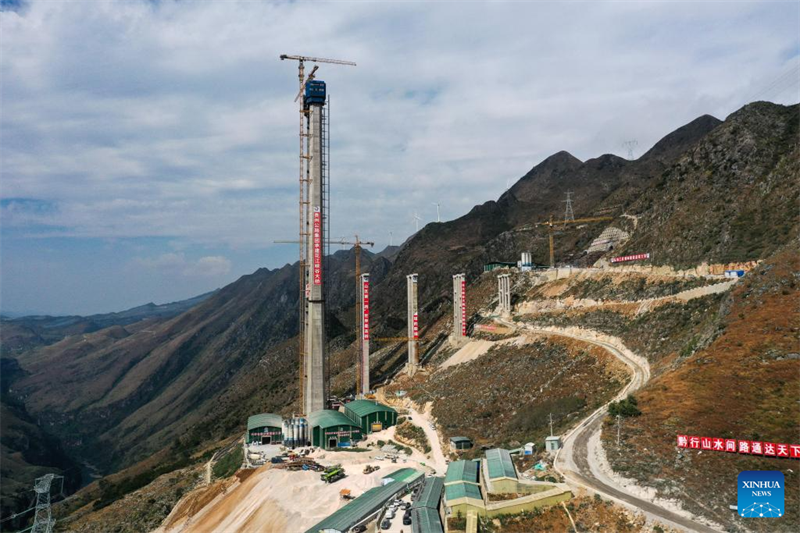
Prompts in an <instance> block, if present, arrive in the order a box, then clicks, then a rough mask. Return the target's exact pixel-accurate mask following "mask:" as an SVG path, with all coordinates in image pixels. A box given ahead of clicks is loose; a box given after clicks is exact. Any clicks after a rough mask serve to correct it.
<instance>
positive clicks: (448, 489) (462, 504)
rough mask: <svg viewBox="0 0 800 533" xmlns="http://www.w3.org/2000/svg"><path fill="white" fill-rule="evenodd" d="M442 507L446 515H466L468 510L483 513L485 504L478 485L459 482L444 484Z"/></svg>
mask: <svg viewBox="0 0 800 533" xmlns="http://www.w3.org/2000/svg"><path fill="white" fill-rule="evenodd" d="M444 508H445V510H446V514H447V516H458V513H461V516H467V512H469V511H477V512H479V513H483V512H484V511H483V510H484V509H485V508H486V505H485V504H484V502H483V495H482V494H481V488H480V487H479V486H478V485H473V484H471V483H464V482H459V483H453V484H452V485H445V487H444Z"/></svg>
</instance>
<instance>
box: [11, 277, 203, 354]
mask: <svg viewBox="0 0 800 533" xmlns="http://www.w3.org/2000/svg"><path fill="white" fill-rule="evenodd" d="M215 292H216V291H211V292H207V293H205V294H201V295H200V296H195V297H193V298H189V299H187V300H181V301H178V302H171V303H167V304H161V305H156V304H154V303H152V302H150V303H147V304H144V305H140V306H137V307H132V308H131V309H127V310H125V311H119V312H116V313H102V314H96V315H89V316H79V315H70V316H49V315H33V316H30V315H28V316H22V317H17V318H8V317H6V316H3V317H2V318H0V354H2V355H13V354H15V353H20V352H22V351H25V350H28V349H31V348H34V347H36V346H47V345H49V344H52V343H54V342H57V341H60V340H61V339H63V338H65V337H68V336H70V335H77V334H83V333H92V332H94V331H98V330H101V329H103V328H107V327H110V326H127V325H129V324H133V323H135V322H139V321H142V320H148V319H166V318H172V317H174V316H177V315H179V314H181V313H183V312H185V311H187V310H189V309H191V308H192V307H194V306H195V305H197V304H199V303H201V302H203V301H205V300H206V299H208V298H209V297H210V296H211V295H213V294H214V293H215Z"/></svg>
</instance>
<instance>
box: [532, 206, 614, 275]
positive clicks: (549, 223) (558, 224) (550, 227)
mask: <svg viewBox="0 0 800 533" xmlns="http://www.w3.org/2000/svg"><path fill="white" fill-rule="evenodd" d="M607 220H614V217H588V218H576V219H575V220H555V221H554V220H553V215H550V219H549V220H546V221H544V222H536V223H535V224H533V226H525V227H523V228H520V229H518V230H517V231H530V230H532V229H534V228H540V227H542V226H545V227H547V233H548V238H549V239H548V240H549V241H550V268H553V267H555V266H556V260H555V253H554V252H553V234H554V231H555V230H554V228H559V229H561V228H563V227H564V226H566V225H567V224H588V223H590V222H603V221H607Z"/></svg>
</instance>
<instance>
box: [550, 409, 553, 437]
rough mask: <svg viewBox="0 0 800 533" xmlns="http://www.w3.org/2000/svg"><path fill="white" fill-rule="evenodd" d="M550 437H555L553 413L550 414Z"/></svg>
mask: <svg viewBox="0 0 800 533" xmlns="http://www.w3.org/2000/svg"><path fill="white" fill-rule="evenodd" d="M550 436H551V437H552V436H553V413H550Z"/></svg>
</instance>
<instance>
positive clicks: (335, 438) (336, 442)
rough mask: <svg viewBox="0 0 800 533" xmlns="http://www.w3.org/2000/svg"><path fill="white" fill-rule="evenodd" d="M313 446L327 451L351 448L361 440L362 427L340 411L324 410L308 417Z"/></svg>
mask: <svg viewBox="0 0 800 533" xmlns="http://www.w3.org/2000/svg"><path fill="white" fill-rule="evenodd" d="M307 418H308V427H309V428H310V436H311V445H312V446H318V447H320V448H325V449H326V450H330V449H334V448H340V447H345V446H351V445H353V443H355V442H358V441H360V440H361V438H362V437H361V426H359V425H357V424H356V423H355V422H353V421H352V420H350V419H349V418H348V417H347V416H345V415H344V414H343V413H340V412H339V411H332V410H330V409H322V410H319V411H314V412H313V413H311V414H309V415H308V417H307Z"/></svg>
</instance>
